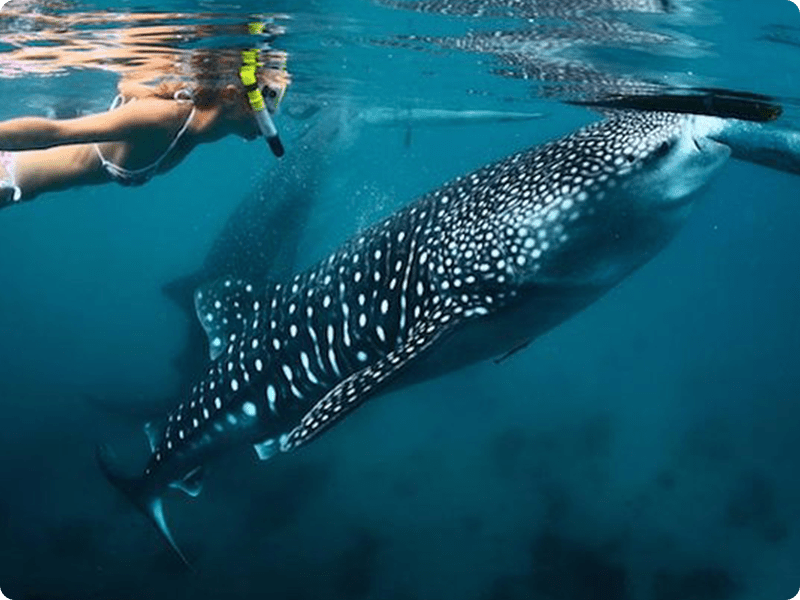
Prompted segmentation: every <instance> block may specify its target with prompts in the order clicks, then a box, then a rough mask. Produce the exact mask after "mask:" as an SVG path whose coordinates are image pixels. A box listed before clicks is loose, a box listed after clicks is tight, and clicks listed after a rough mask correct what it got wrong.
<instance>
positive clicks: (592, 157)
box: [518, 112, 730, 287]
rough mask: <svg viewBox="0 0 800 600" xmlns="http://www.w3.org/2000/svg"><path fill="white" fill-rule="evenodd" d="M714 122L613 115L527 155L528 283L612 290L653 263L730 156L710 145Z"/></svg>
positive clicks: (687, 117) (524, 242) (686, 117)
mask: <svg viewBox="0 0 800 600" xmlns="http://www.w3.org/2000/svg"><path fill="white" fill-rule="evenodd" d="M717 121H719V120H716V121H715V120H714V119H711V118H709V117H698V116H696V115H687V114H676V113H653V112H623V113H616V114H612V115H610V118H609V119H608V120H606V121H601V122H598V123H596V124H594V125H591V126H589V127H587V128H585V129H582V130H580V131H577V132H575V133H574V134H572V135H570V136H567V137H565V138H562V139H561V140H558V141H556V142H554V143H552V144H548V145H546V146H544V147H543V148H542V149H541V150H539V151H537V152H536V153H534V154H533V155H531V156H530V158H529V159H528V161H527V164H526V167H527V169H528V170H529V172H530V173H532V175H531V176H530V182H531V184H532V185H534V186H535V191H536V198H535V202H534V206H533V210H531V211H527V212H525V214H523V215H522V222H523V224H524V227H523V230H524V231H525V232H526V233H530V234H532V235H531V236H530V239H520V240H519V241H518V245H521V247H522V248H524V249H526V250H527V251H529V253H530V260H528V259H527V257H526V258H525V259H524V260H523V261H522V263H523V264H524V265H525V268H526V269H529V270H530V271H529V276H530V277H531V279H532V280H533V281H542V280H547V281H560V282H567V281H569V282H573V283H576V282H580V283H590V284H592V285H598V286H602V287H608V286H611V285H614V284H616V283H617V282H618V281H620V279H622V278H623V277H625V276H626V275H627V274H629V273H630V272H631V271H632V270H633V269H635V268H637V267H638V266H640V265H641V264H643V263H644V262H646V261H647V260H648V259H649V258H650V257H652V256H654V255H655V253H656V252H657V251H658V250H660V249H661V248H662V247H663V245H664V244H665V243H667V242H668V241H669V240H670V239H671V238H672V236H673V235H674V234H675V233H676V232H677V230H678V228H679V226H680V225H681V224H682V223H683V221H684V218H685V217H686V215H687V214H688V212H689V207H690V205H691V203H690V200H691V199H692V197H693V195H694V194H695V193H696V192H697V191H698V190H700V188H702V187H703V186H704V185H705V184H706V183H708V182H709V181H710V180H711V178H712V176H713V175H714V174H715V173H716V172H717V171H718V170H719V169H720V167H721V166H722V165H723V164H725V162H726V160H727V158H728V157H729V156H730V149H729V148H728V147H727V146H726V145H724V144H721V143H718V142H715V141H713V140H712V139H711V138H710V137H709V136H710V135H712V134H713V132H714V130H715V128H716V127H718V126H719V123H718V122H717Z"/></svg>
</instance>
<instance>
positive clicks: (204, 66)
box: [117, 49, 291, 108]
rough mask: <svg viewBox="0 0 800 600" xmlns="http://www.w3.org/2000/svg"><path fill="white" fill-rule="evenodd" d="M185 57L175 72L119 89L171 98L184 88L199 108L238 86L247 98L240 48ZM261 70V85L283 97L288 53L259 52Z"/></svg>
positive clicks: (123, 82)
mask: <svg viewBox="0 0 800 600" xmlns="http://www.w3.org/2000/svg"><path fill="white" fill-rule="evenodd" d="M182 58H183V61H182V62H183V64H179V65H176V68H175V72H174V73H167V74H163V75H162V76H160V77H159V78H158V79H157V80H155V81H151V82H142V81H141V80H133V81H131V80H128V81H126V80H125V79H123V80H121V81H120V82H119V85H118V86H117V87H118V91H119V93H120V94H122V95H123V96H126V97H127V96H134V97H137V98H145V97H156V98H164V99H168V100H171V99H172V98H174V97H175V94H176V93H177V92H179V91H180V90H188V91H189V92H191V94H192V98H193V101H194V104H195V106H196V107H197V108H210V107H213V106H217V105H219V104H221V103H222V101H223V98H224V95H223V94H224V91H225V88H227V87H228V86H229V85H234V86H235V87H236V88H237V89H238V90H240V91H241V95H242V100H243V101H246V96H245V90H244V86H243V85H242V83H241V80H240V79H239V68H240V67H241V65H242V57H241V53H240V52H239V51H236V50H227V49H226V50H222V49H217V50H193V51H191V53H188V54H187V55H186V56H185V57H182ZM259 63H260V64H261V65H262V66H261V67H260V68H259V69H258V71H257V77H258V79H259V86H260V87H263V86H268V87H269V88H270V89H272V90H275V93H274V94H271V95H273V96H279V95H280V94H281V93H282V91H283V89H285V88H286V87H287V86H288V85H289V83H290V82H291V77H290V76H289V73H288V72H287V71H286V53H285V52H281V51H278V50H272V49H270V50H266V51H264V50H261V51H259Z"/></svg>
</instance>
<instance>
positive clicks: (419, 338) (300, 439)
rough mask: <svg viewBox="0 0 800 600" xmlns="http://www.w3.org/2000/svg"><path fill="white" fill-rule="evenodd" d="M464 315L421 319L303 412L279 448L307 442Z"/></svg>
mask: <svg viewBox="0 0 800 600" xmlns="http://www.w3.org/2000/svg"><path fill="white" fill-rule="evenodd" d="M471 314H485V313H471ZM463 315H464V312H460V313H458V314H456V313H452V314H446V315H440V318H439V320H438V321H436V322H427V323H421V324H420V325H418V326H417V327H416V328H415V329H414V330H413V331H412V333H411V335H410V336H409V337H408V339H407V340H406V341H405V343H403V344H402V345H401V346H399V347H398V348H396V349H395V350H392V351H391V352H390V353H389V354H387V355H386V356H384V357H383V358H381V359H379V360H377V361H375V362H374V363H372V364H370V365H368V366H366V367H364V368H363V369H361V370H360V371H356V372H355V373H353V374H352V375H351V376H350V377H348V378H346V379H345V380H343V381H342V382H341V383H339V384H338V385H337V386H336V387H335V388H333V389H332V390H331V391H330V392H328V393H327V394H326V395H325V396H324V397H323V398H322V399H321V400H320V401H319V402H317V403H316V404H315V405H314V407H313V408H312V409H311V410H310V411H308V412H307V413H306V414H305V416H303V418H302V419H301V420H300V424H299V425H298V426H297V427H295V428H294V429H292V430H291V431H290V432H289V433H288V434H286V435H284V436H281V438H280V450H281V451H282V452H288V451H289V450H293V449H294V448H297V447H299V446H302V445H303V444H306V443H308V442H309V441H311V440H312V439H314V438H315V437H316V436H318V435H319V434H320V433H322V432H323V431H325V430H327V429H328V428H330V427H331V426H332V425H333V424H334V423H337V422H338V421H340V420H341V418H342V417H344V416H345V415H347V414H348V413H350V412H352V411H353V410H354V409H356V408H357V407H359V406H361V404H363V403H364V401H365V400H367V399H368V398H370V397H371V396H373V395H374V394H375V393H377V392H379V391H380V390H381V389H382V388H384V387H385V386H386V384H388V383H389V382H390V381H391V380H393V379H394V378H395V377H397V376H398V375H399V374H401V373H402V372H403V371H404V370H405V369H406V368H407V367H408V366H409V365H411V364H413V363H414V362H415V361H416V360H418V359H419V358H420V357H421V356H424V355H425V353H426V352H428V351H429V350H430V348H431V347H432V346H434V345H435V344H436V343H437V342H438V341H440V340H441V339H442V338H443V337H444V336H446V335H448V334H449V333H451V332H452V331H453V329H455V328H456V327H457V326H458V325H459V324H460V323H461V322H462V321H463V320H464V316H463Z"/></svg>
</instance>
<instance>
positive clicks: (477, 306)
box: [102, 113, 728, 536]
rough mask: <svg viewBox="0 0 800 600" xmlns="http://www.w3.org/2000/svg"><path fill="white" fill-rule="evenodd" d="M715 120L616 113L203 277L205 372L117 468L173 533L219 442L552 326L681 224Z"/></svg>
mask: <svg viewBox="0 0 800 600" xmlns="http://www.w3.org/2000/svg"><path fill="white" fill-rule="evenodd" d="M713 123H714V121H713V119H708V118H699V117H694V116H687V115H675V114H660V113H650V114H636V113H632V114H619V115H616V116H615V117H614V118H612V119H610V120H607V121H603V122H600V123H596V124H594V125H590V126H588V127H586V128H584V129H582V130H579V131H577V132H575V133H573V134H571V135H568V136H566V137H564V138H562V139H560V140H557V141H555V142H552V143H549V144H546V145H544V146H541V147H538V148H534V149H531V150H527V151H523V152H519V153H517V154H514V155H512V156H510V157H509V158H507V159H505V160H502V161H499V162H497V163H495V164H493V165H490V166H487V167H484V168H482V169H479V170H477V171H475V172H474V173H472V174H470V175H467V176H465V177H460V178H458V179H456V180H454V181H452V182H451V183H449V184H447V185H445V186H443V187H441V188H439V189H438V190H436V191H434V192H432V193H430V194H427V195H425V196H423V197H422V198H421V199H419V200H418V201H417V202H415V203H413V204H411V205H410V206H408V207H406V208H405V209H403V210H400V211H399V212H397V213H396V214H394V215H393V216H391V217H389V218H387V219H385V220H384V221H383V222H381V223H379V224H377V225H375V226H374V227H371V228H369V229H368V230H366V231H364V232H363V233H362V234H361V235H359V236H358V237H356V238H355V239H353V240H351V241H350V242H348V243H346V244H344V245H343V246H342V247H341V248H340V249H339V250H338V251H336V252H335V253H333V254H332V255H331V256H330V257H328V258H327V259H326V260H323V261H322V262H320V263H319V264H317V265H316V266H315V267H313V268H311V269H309V270H308V271H306V272H304V273H300V274H298V275H296V276H295V277H294V278H293V279H292V280H290V281H289V282H288V283H282V284H272V283H269V284H264V283H261V284H256V283H254V282H246V281H240V280H233V279H227V280H222V281H219V282H216V283H215V284H212V285H209V286H207V287H205V288H204V289H201V290H199V291H198V292H197V294H196V297H195V305H196V309H197V313H198V317H199V319H200V321H201V323H202V324H203V326H204V328H205V330H206V332H207V334H208V338H209V344H210V349H211V358H212V362H211V365H210V367H209V369H208V371H207V374H206V377H205V378H204V380H203V381H201V382H200V383H198V385H197V386H196V387H195V388H194V389H193V391H192V394H191V397H190V398H188V399H187V400H186V401H185V402H184V403H182V404H181V405H180V406H178V407H177V409H176V410H174V411H173V412H172V413H171V414H169V415H168V417H167V422H166V424H165V426H164V427H163V431H162V432H161V434H160V436H153V439H152V444H153V454H152V456H151V460H150V462H149V464H148V465H147V468H146V470H145V474H144V476H143V478H142V479H141V480H137V481H136V483H135V484H131V483H128V482H127V481H123V480H121V478H119V477H117V476H115V475H114V470H113V467H111V466H109V464H108V460H107V459H106V458H104V459H102V462H103V464H104V468H105V470H106V473H107V474H109V477H110V478H111V479H112V481H114V482H115V483H116V484H117V485H118V486H119V487H120V488H121V489H123V490H124V491H126V493H128V495H129V496H131V497H133V498H134V501H135V502H137V504H138V505H139V506H141V507H144V508H143V510H146V512H148V514H150V516H151V518H152V519H153V520H154V521H155V522H156V523H157V524H158V525H159V527H160V528H161V530H162V532H164V533H165V535H166V536H168V532H167V530H166V524H165V523H163V518H162V517H159V515H160V513H159V510H160V508H154V507H156V505H157V502H156V501H157V500H158V498H160V495H161V493H162V491H163V488H164V487H165V486H167V485H171V486H175V487H180V488H181V489H184V490H186V491H190V492H192V491H194V490H195V487H194V486H195V483H196V480H197V474H198V471H199V469H200V467H201V466H202V464H203V463H204V462H205V461H206V460H207V459H208V458H209V457H211V456H214V455H215V454H217V453H219V452H220V451H222V449H224V448H226V447H228V446H230V445H232V444H240V443H243V442H249V443H253V444H254V445H255V447H256V450H257V451H258V454H259V456H261V457H262V458H268V457H270V456H272V455H273V454H274V453H276V452H277V451H288V450H291V449H293V448H295V447H297V446H300V445H302V444H304V443H306V442H307V441H309V440H310V439H312V438H313V437H315V436H316V435H318V434H319V433H320V432H322V431H324V430H326V429H327V428H328V427H329V426H330V425H331V424H333V423H335V422H339V421H340V420H341V417H342V416H344V415H345V414H347V413H348V412H350V411H351V410H352V409H353V408H355V407H356V406H358V405H360V404H361V403H362V402H363V401H364V400H365V399H367V398H369V397H371V396H373V395H375V394H376V393H378V392H380V391H381V390H383V389H385V388H386V386H387V384H389V383H390V382H395V383H397V384H399V383H401V382H405V381H406V380H405V379H403V377H401V376H406V377H411V375H413V373H414V369H413V368H411V369H410V367H416V368H418V369H421V371H420V372H424V367H425V366H426V365H430V364H434V363H437V364H438V365H439V367H440V369H439V370H440V371H441V370H447V369H452V368H457V367H459V366H462V365H464V364H467V363H469V362H473V361H475V360H477V359H479V358H481V357H483V356H490V355H492V354H496V353H497V352H498V351H506V350H509V349H511V348H513V347H514V346H516V345H518V344H519V343H520V342H522V341H524V340H526V339H530V338H532V337H535V336H536V335H538V334H540V333H542V332H543V331H545V330H546V329H547V328H549V327H552V326H553V325H554V324H556V323H557V322H558V321H560V320H562V319H563V318H566V317H567V316H569V314H571V313H572V312H575V311H576V310H578V309H579V308H580V307H582V306H584V305H585V304H586V303H587V302H588V301H591V300H592V299H594V298H596V297H598V296H599V295H600V294H602V293H603V292H604V291H605V290H607V289H608V288H610V287H611V286H613V285H614V284H615V283H617V282H618V281H619V280H620V279H621V278H622V277H624V276H625V275H627V274H628V273H629V272H630V271H631V270H633V269H634V268H636V267H638V266H639V265H641V264H643V263H644V262H646V261H647V260H648V259H649V258H650V257H651V256H652V255H653V254H654V253H655V251H656V250H658V248H660V246H661V244H663V243H664V241H665V240H666V239H668V238H669V237H670V236H671V235H672V233H674V231H675V229H676V227H677V224H678V223H679V222H680V219H679V217H680V216H681V215H682V214H683V213H684V212H685V211H684V210H683V207H684V206H685V202H684V200H685V198H687V197H688V196H690V195H691V194H692V193H693V192H694V191H696V190H697V189H698V188H699V187H700V186H701V185H702V184H703V183H704V182H705V181H706V180H708V178H709V177H710V175H711V174H712V173H713V172H715V171H716V169H717V168H718V167H719V166H720V165H721V164H722V163H723V162H724V160H725V159H726V158H727V156H728V151H727V148H726V147H724V146H722V145H720V144H715V143H714V142H710V141H709V140H708V139H706V138H705V130H707V129H708V128H709V127H710V126H711V125H713ZM703 128H705V130H704V129H703ZM475 332H477V334H475ZM470 336H472V338H470ZM476 339H477V340H478V343H477V344H476V343H475V340H476ZM434 349H435V350H434ZM442 365H444V367H443V368H442ZM435 370H436V369H434V371H435ZM412 379H413V378H412Z"/></svg>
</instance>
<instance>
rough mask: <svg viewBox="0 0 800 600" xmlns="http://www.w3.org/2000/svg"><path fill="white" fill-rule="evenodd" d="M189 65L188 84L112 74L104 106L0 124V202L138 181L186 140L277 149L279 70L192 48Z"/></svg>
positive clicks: (180, 155) (172, 158)
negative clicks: (113, 87)
mask: <svg viewBox="0 0 800 600" xmlns="http://www.w3.org/2000/svg"><path fill="white" fill-rule="evenodd" d="M245 62H247V61H245ZM192 63H193V66H195V65H197V66H198V67H199V68H197V69H193V70H194V71H195V76H194V77H192V78H191V81H188V82H187V81H183V82H172V83H161V84H159V85H158V86H156V87H150V86H146V85H142V84H140V83H138V82H137V83H135V84H130V85H126V84H125V81H124V80H123V81H121V82H120V85H119V87H118V91H119V92H120V93H119V95H118V96H117V97H116V98H115V100H114V102H113V103H112V105H111V107H110V109H109V111H108V112H105V113H101V114H94V115H89V116H84V117H79V118H74V119H66V120H53V119H48V118H40V117H22V118H16V119H11V120H8V121H5V122H2V123H0V208H2V207H5V206H8V205H10V204H14V203H16V202H19V201H23V200H32V199H33V198H35V197H37V196H39V195H40V194H42V193H45V192H52V191H59V190H64V189H67V188H71V187H75V186H81V185H90V184H99V183H107V182H112V181H115V182H117V183H119V184H121V185H125V186H134V185H141V184H144V183H146V182H147V181H149V180H150V179H151V178H152V177H153V176H154V175H156V174H160V173H164V172H166V171H169V170H170V169H172V168H173V167H175V166H176V165H177V164H178V163H180V162H181V161H182V160H183V159H184V158H185V157H186V156H187V155H188V154H189V153H190V152H191V150H192V149H193V148H194V147H195V146H197V145H199V144H203V143H208V142H214V141H217V140H219V139H221V138H223V137H226V136H228V135H238V136H240V137H242V138H244V139H247V140H252V139H256V138H257V137H259V135H262V136H264V137H265V138H266V139H267V142H268V143H269V145H270V148H271V149H272V151H273V153H274V154H275V155H277V156H280V155H281V154H283V147H282V146H281V144H280V140H279V138H278V134H277V130H276V129H275V125H274V123H273V122H272V118H271V114H274V113H275V111H276V110H277V108H278V105H279V103H280V101H281V99H282V97H283V94H284V92H285V90H286V87H287V85H288V83H289V78H288V75H287V74H286V72H285V70H282V69H255V68H254V67H253V68H250V69H246V68H245V67H242V63H241V58H239V64H235V63H234V61H233V60H232V59H231V57H227V58H224V57H219V56H217V57H215V56H213V55H205V56H202V58H201V57H200V56H198V55H195V57H194V58H193V60H192ZM240 67H242V68H241V69H240ZM259 98H260V102H259Z"/></svg>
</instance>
